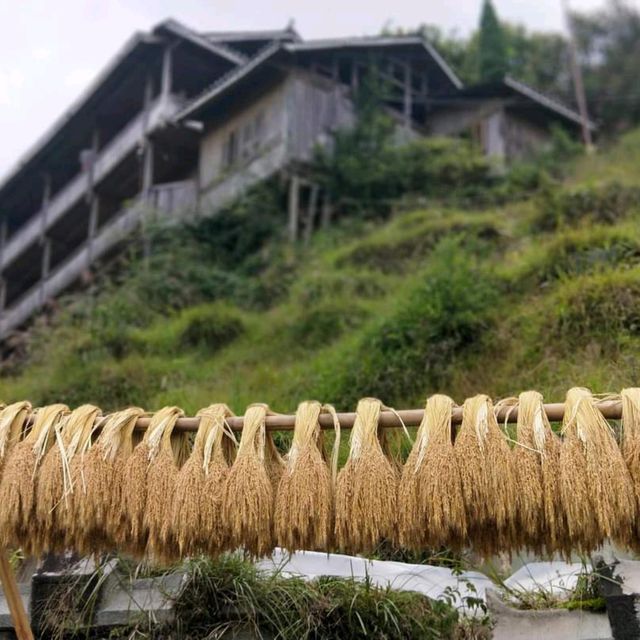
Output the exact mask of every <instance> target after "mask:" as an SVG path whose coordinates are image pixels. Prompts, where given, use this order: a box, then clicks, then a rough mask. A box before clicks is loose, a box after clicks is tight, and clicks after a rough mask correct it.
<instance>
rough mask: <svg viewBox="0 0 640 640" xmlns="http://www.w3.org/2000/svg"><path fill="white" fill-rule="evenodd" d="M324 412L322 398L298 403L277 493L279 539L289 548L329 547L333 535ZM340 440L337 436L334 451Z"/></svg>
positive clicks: (276, 512)
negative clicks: (323, 448)
mask: <svg viewBox="0 0 640 640" xmlns="http://www.w3.org/2000/svg"><path fill="white" fill-rule="evenodd" d="M321 412H322V406H321V405H320V403H319V402H302V403H301V404H300V405H299V406H298V410H297V412H296V421H295V427H294V432H293V442H292V443H291V449H290V451H289V454H288V457H287V467H286V469H285V472H284V473H283V475H282V478H281V479H280V484H279V485H278V490H277V493H276V508H275V533H276V539H277V541H278V544H279V545H280V546H282V547H284V548H285V549H288V550H289V551H296V550H300V549H316V550H326V549H328V547H329V543H330V539H331V532H332V528H333V486H332V474H331V470H330V469H329V466H328V465H327V461H326V459H325V456H324V452H323V450H322V444H321V441H322V431H321V429H320V423H319V422H318V418H319V417H320V413H321ZM334 413H335V412H334ZM338 428H339V427H338ZM337 444H339V440H338V439H336V444H334V451H336V445H337ZM334 459H335V457H334Z"/></svg>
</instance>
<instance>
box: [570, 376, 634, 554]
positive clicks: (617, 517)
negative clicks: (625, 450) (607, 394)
mask: <svg viewBox="0 0 640 640" xmlns="http://www.w3.org/2000/svg"><path fill="white" fill-rule="evenodd" d="M563 433H564V444H563V446H562V453H561V455H560V481H561V490H562V500H563V504H564V509H565V511H566V514H567V528H568V533H569V544H570V546H571V547H572V548H574V549H580V550H581V551H583V552H585V553H589V552H591V551H593V550H594V549H596V548H597V547H599V546H600V545H601V544H602V542H603V541H604V540H605V539H606V538H612V539H613V540H615V541H617V542H622V543H629V542H630V541H631V539H632V533H633V528H634V525H635V516H636V502H635V496H634V491H633V482H632V480H631V476H630V474H629V471H628V470H627V467H626V465H625V464H624V459H623V457H622V453H621V451H620V449H619V447H618V444H617V442H616V439H615V435H614V432H613V430H612V428H611V426H610V425H609V423H608V422H607V421H606V420H605V418H604V417H603V415H602V414H601V413H600V411H598V409H597V408H596V406H595V402H594V398H593V396H592V395H591V392H590V391H589V390H588V389H583V388H579V387H575V388H573V389H570V390H569V391H568V392H567V397H566V401H565V416H564V423H563Z"/></svg>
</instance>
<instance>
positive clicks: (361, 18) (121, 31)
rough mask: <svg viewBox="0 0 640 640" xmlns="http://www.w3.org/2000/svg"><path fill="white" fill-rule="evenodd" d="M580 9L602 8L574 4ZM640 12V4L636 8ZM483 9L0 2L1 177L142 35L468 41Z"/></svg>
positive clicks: (239, 0) (532, 8)
mask: <svg viewBox="0 0 640 640" xmlns="http://www.w3.org/2000/svg"><path fill="white" fill-rule="evenodd" d="M570 1H571V6H572V7H573V8H575V9H591V8H594V7H598V6H599V5H600V4H601V0H570ZM633 2H638V3H640V0H633ZM494 3H495V5H496V8H497V10H498V13H499V15H500V17H501V18H502V19H507V20H510V21H513V22H521V23H523V24H525V25H527V26H528V27H529V28H530V29H538V30H542V29H544V30H552V29H555V30H561V29H562V28H563V20H562V13H561V9H560V7H561V0H494ZM480 5H481V0H448V1H443V0H426V1H425V0H394V1H393V2H391V1H388V2H387V1H385V2H382V1H380V0H347V1H345V0H320V1H318V0H314V1H313V2H310V1H308V0H266V1H265V0H216V1H214V0H18V1H17V2H16V1H14V0H0V24H2V25H3V26H4V29H3V34H2V38H1V39H0V140H1V141H2V144H1V145H0V175H1V174H4V173H5V172H6V171H7V170H8V169H9V168H10V167H11V165H13V164H14V163H15V162H16V161H17V160H18V159H19V156H20V155H21V154H22V153H24V152H25V151H26V150H27V149H28V147H29V146H30V145H31V144H32V143H33V142H34V141H35V140H36V139H37V138H38V136H39V135H40V134H41V133H43V132H44V131H45V130H46V129H47V128H48V126H49V125H50V124H51V123H52V122H53V120H54V119H55V118H56V117H58V116H59V115H60V114H61V113H63V112H64V110H65V109H66V108H67V107H68V106H69V105H70V103H71V102H72V101H73V100H74V98H75V97H77V95H78V94H79V93H80V92H81V91H82V89H83V88H84V87H85V86H86V85H87V84H88V83H89V82H90V81H91V79H92V78H93V77H94V76H95V75H96V74H97V73H98V72H99V70H100V69H101V68H102V67H103V66H104V65H105V64H106V63H107V62H108V61H109V59H110V58H111V56H112V55H113V54H114V53H116V51H117V50H118V49H119V48H120V47H121V46H122V44H123V43H124V42H125V41H126V40H127V38H129V36H131V34H132V33H133V32H134V31H136V30H148V29H150V28H151V27H152V26H153V25H154V24H155V23H157V22H159V21H161V20H163V19H164V18H167V17H173V18H175V19H177V20H180V21H182V22H184V23H186V24H187V25H188V26H191V27H192V28H195V29H198V30H211V31H213V30H234V29H268V28H283V27H284V26H285V25H286V24H287V23H288V22H289V20H290V19H293V20H294V21H295V26H296V28H297V30H298V31H299V32H300V34H301V35H302V36H303V37H304V38H321V37H331V36H345V35H365V34H375V33H377V32H378V31H380V29H381V28H382V27H383V26H384V25H385V24H391V25H393V26H402V27H407V28H410V27H415V26H416V25H418V24H420V23H430V24H436V25H439V26H441V27H443V28H444V29H446V30H457V31H458V32H460V33H466V32H468V31H469V30H470V29H472V28H473V27H474V26H475V24H476V23H477V20H478V14H479V11H480Z"/></svg>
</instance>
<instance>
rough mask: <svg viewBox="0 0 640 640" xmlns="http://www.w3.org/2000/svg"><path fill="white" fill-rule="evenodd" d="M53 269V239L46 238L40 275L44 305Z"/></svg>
mask: <svg viewBox="0 0 640 640" xmlns="http://www.w3.org/2000/svg"><path fill="white" fill-rule="evenodd" d="M50 269H51V238H47V237H45V238H44V241H43V244H42V268H41V273H40V304H44V302H45V298H46V285H47V278H48V277H49V271H50Z"/></svg>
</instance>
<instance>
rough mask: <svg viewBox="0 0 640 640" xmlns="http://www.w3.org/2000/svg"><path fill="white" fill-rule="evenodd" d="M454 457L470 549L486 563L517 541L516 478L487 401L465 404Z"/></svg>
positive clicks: (479, 399) (478, 398)
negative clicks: (488, 558) (489, 558)
mask: <svg viewBox="0 0 640 640" xmlns="http://www.w3.org/2000/svg"><path fill="white" fill-rule="evenodd" d="M454 451H455V455H456V458H457V461H458V469H459V471H460V477H461V481H462V494H463V497H464V503H465V511H466V517H467V529H468V535H469V540H470V543H471V544H472V545H473V547H474V549H475V550H476V551H477V552H478V553H479V554H480V555H481V556H484V557H487V556H490V555H493V554H494V553H497V552H503V551H510V550H511V548H512V546H513V540H514V535H515V534H514V527H515V516H516V506H515V505H516V485H515V472H514V469H513V458H512V455H511V449H510V447H509V444H508V443H507V440H506V438H505V436H504V434H503V433H502V431H501V430H500V427H499V426H498V422H497V420H496V416H495V412H494V408H493V403H492V402H491V399H490V398H489V397H488V396H486V395H477V396H474V397H473V398H468V399H467V400H465V402H464V405H463V407H462V425H461V426H460V431H459V432H458V435H457V437H456V440H455V444H454Z"/></svg>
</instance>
